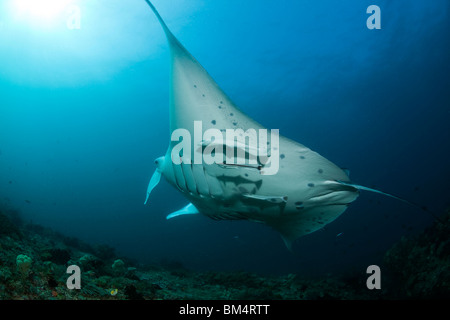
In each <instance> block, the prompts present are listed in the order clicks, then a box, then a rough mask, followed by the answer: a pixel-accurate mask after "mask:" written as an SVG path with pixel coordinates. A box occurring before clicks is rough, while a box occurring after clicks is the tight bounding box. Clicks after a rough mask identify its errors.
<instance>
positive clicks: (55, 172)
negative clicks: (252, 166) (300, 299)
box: [0, 0, 450, 274]
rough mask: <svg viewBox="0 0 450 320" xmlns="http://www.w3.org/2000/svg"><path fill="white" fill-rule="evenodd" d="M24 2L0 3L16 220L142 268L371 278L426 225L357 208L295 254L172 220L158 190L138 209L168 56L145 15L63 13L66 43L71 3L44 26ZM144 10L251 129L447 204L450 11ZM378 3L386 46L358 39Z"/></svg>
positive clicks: (207, 6)
mask: <svg viewBox="0 0 450 320" xmlns="http://www.w3.org/2000/svg"><path fill="white" fill-rule="evenodd" d="M17 1H18V0H10V1H3V2H2V3H1V4H0V201H1V202H3V204H7V205H9V206H11V207H15V208H17V209H19V210H20V211H21V212H22V216H23V218H24V220H26V221H33V222H35V223H39V224H42V225H44V226H48V227H51V228H54V229H55V230H57V231H60V232H61V233H63V234H66V235H70V236H76V237H79V238H81V239H83V240H86V241H89V242H91V243H102V244H108V245H110V246H112V247H114V248H116V250H117V251H118V252H119V253H120V254H123V255H126V256H129V257H132V258H135V259H137V260H139V261H142V262H149V263H158V262H160V261H162V260H169V261H179V262H181V263H182V264H183V265H185V266H186V267H188V268H192V269H194V270H246V271H256V272H263V273H286V272H298V273H304V274H309V273H320V274H325V273H333V272H339V271H349V270H355V272H365V269H366V267H367V266H368V265H369V264H377V263H381V261H382V255H383V253H384V252H385V250H386V249H387V248H389V247H390V246H391V245H392V244H393V243H394V242H396V241H398V240H399V239H400V238H401V237H402V236H404V235H411V234H414V233H417V232H420V231H421V230H423V229H424V228H425V227H426V226H428V225H430V224H431V223H432V221H433V220H432V218H431V217H430V215H428V214H427V213H425V212H423V211H421V210H419V209H417V208H415V207H411V206H408V205H407V204H405V203H403V202H399V201H396V200H394V199H391V198H386V197H383V196H381V195H378V194H370V193H362V194H361V196H360V197H359V198H358V200H357V201H355V202H354V203H352V205H351V206H350V207H349V208H348V209H347V211H346V212H345V213H344V214H343V215H342V216H341V217H340V218H338V219H337V220H336V221H335V222H333V223H331V224H329V225H327V226H326V227H325V228H324V230H321V231H317V232H315V233H313V234H310V235H307V236H304V237H302V238H300V239H299V240H298V241H297V242H296V243H295V245H294V253H291V252H289V251H288V250H287V249H286V248H285V246H284V244H283V241H282V240H281V238H280V237H279V235H278V234H277V233H276V232H275V231H273V230H271V229H270V228H268V227H266V226H263V225H260V224H256V223H252V222H245V221H233V222H230V221H212V220H209V219H208V218H206V217H204V216H199V215H196V216H184V217H179V218H177V219H173V220H170V221H166V219H165V216H166V215H167V214H169V213H171V212H173V211H175V210H177V209H179V208H181V207H183V206H185V205H186V203H187V202H186V200H184V198H183V197H182V195H181V194H180V193H179V192H177V191H176V190H175V189H174V188H172V187H171V186H170V185H169V184H168V183H167V182H166V181H162V182H161V183H160V185H159V186H158V187H157V188H156V189H155V190H154V191H153V193H152V196H151V199H150V204H149V205H147V206H144V205H143V202H144V199H145V194H146V188H147V183H148V181H149V179H150V177H151V174H152V173H153V171H154V164H153V160H154V159H155V158H157V157H159V156H161V155H163V154H164V153H165V151H166V148H167V143H168V141H169V118H168V112H169V109H168V89H169V48H168V45H167V43H166V40H165V38H164V34H163V32H162V29H161V27H160V26H159V25H158V23H157V20H156V18H155V16H154V15H153V13H152V12H151V11H150V9H149V8H148V7H147V5H146V4H145V2H144V1H143V0H142V1H141V0H133V1H119V0H109V1H97V0H85V1H82V0H79V1H71V4H72V5H76V6H77V7H76V8H78V9H79V10H80V11H79V13H80V16H79V17H80V20H79V22H80V28H79V29H69V28H68V27H67V25H66V24H67V20H68V19H69V17H71V14H72V13H73V11H70V10H72V9H73V8H72V7H70V4H67V6H66V8H63V10H61V11H60V12H58V13H57V14H55V16H53V17H52V19H48V21H47V22H45V21H43V20H42V19H39V17H38V16H37V13H36V12H31V11H30V10H28V11H27V9H24V8H22V9H20V8H18V7H17V6H15V4H17V3H15V2H17ZM153 3H154V5H155V7H156V8H157V9H158V10H159V11H160V13H161V16H162V17H163V18H164V19H165V20H166V22H167V24H168V26H169V28H171V30H172V31H173V32H174V34H175V35H176V36H177V37H178V39H179V40H180V41H181V42H182V43H183V44H184V45H185V46H186V48H187V49H188V50H189V51H190V52H191V53H192V54H193V55H194V56H195V57H196V58H197V59H198V60H199V61H200V62H201V63H202V65H203V66H204V67H205V68H206V69H207V70H208V71H209V73H210V74H211V75H212V76H213V77H214V79H215V80H216V81H217V82H218V83H219V85H220V86H221V87H222V88H223V89H224V91H225V92H227V93H228V95H229V96H230V97H231V98H232V99H233V100H234V101H235V103H236V104H237V105H238V106H240V108H241V109H242V110H243V111H245V112H246V113H247V114H248V115H250V116H251V117H253V118H254V119H256V120H257V121H259V122H260V123H262V124H264V125H265V126H266V127H268V128H278V129H280V134H282V135H284V136H287V137H289V138H292V139H294V140H296V141H298V142H300V143H302V144H304V145H306V146H308V147H310V148H311V149H313V150H315V151H317V152H319V153H320V154H321V155H323V156H325V157H326V158H328V159H329V160H331V161H333V162H334V163H336V164H337V165H339V166H341V167H345V168H349V169H350V171H351V178H352V180H353V181H355V182H356V183H358V184H362V185H366V186H368V187H375V188H379V189H381V190H384V191H386V192H391V193H394V194H397V195H399V196H402V197H404V198H406V199H410V200H413V201H415V202H418V203H420V204H423V205H426V206H427V207H428V208H429V209H430V210H433V211H435V212H437V213H441V212H443V211H444V210H445V209H446V208H447V207H448V206H449V205H450V201H449V199H450V198H449V196H448V195H449V194H450V187H449V185H450V184H449V178H450V166H449V165H448V163H449V162H448V161H449V160H448V159H449V156H450V143H449V137H450V125H449V123H450V96H449V93H450V79H449V75H450V57H449V56H450V55H449V53H450V36H449V35H450V22H449V21H450V19H449V13H450V4H449V2H448V1H447V0H435V1H418V0H416V1H400V0H399V1H382V0H376V1H359V0H353V1H340V2H339V4H338V2H336V1H331V0H321V1H287V0H284V1H268V0H263V1H261V0H258V1H257V0H246V1H238V0H215V1H201V0H164V1H162V0H154V1H153ZM371 4H376V5H378V6H379V7H380V8H381V29H380V30H369V29H368V28H367V27H366V19H367V18H368V17H369V14H367V13H366V9H367V7H368V6H369V5H371ZM339 234H340V235H339ZM337 235H339V236H337Z"/></svg>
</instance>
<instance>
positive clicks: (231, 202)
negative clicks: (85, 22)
mask: <svg viewBox="0 0 450 320" xmlns="http://www.w3.org/2000/svg"><path fill="white" fill-rule="evenodd" d="M145 1H146V2H147V4H148V5H149V6H150V8H151V9H152V11H153V12H154V14H155V15H156V17H157V18H158V20H159V23H160V24H161V26H162V28H163V30H164V33H165V35H166V37H167V40H168V43H169V46H170V52H171V66H172V70H171V72H172V74H171V87H170V131H171V133H172V134H173V133H174V131H175V130H177V129H184V130H187V132H189V133H194V134H195V130H196V129H195V126H194V122H195V121H201V124H202V127H201V132H200V135H202V134H203V133H205V131H206V130H208V129H218V130H220V132H224V131H226V130H227V129H237V128H240V129H242V130H243V131H245V132H247V130H251V129H255V130H260V129H265V128H264V127H263V126H262V125H260V124H259V123H257V122H256V121H254V120H253V119H251V118H250V117H248V116H247V115H246V114H244V113H243V112H242V111H241V110H240V109H239V108H238V107H237V106H236V105H235V104H234V103H233V102H232V101H231V99H230V98H229V97H228V96H227V95H226V94H225V93H224V92H223V91H222V90H221V89H220V87H219V86H218V85H217V84H216V82H215V81H214V80H213V79H212V77H211V76H210V75H209V74H208V73H207V71H206V70H205V69H204V68H203V67H202V66H201V65H200V63H199V62H198V61H197V60H196V59H195V58H194V57H193V56H192V55H191V54H190V53H189V52H188V51H187V50H186V49H185V48H184V46H183V45H182V44H181V43H180V42H179V41H178V40H177V38H176V37H175V36H174V35H173V34H172V32H171V31H170V30H169V29H168V27H167V25H166V24H165V22H164V21H163V20H162V18H161V16H160V15H159V13H158V12H157V11H156V9H155V7H154V6H153V5H152V3H151V2H150V1H148V0H145ZM197 130H198V129H197ZM271 137H272V138H273V136H271ZM275 138H279V141H276V140H277V139H274V141H270V142H269V141H267V147H266V146H264V145H261V144H258V145H250V144H249V145H245V142H244V140H239V137H237V140H238V141H237V143H235V141H234V140H233V141H230V140H228V139H227V138H225V139H223V140H220V139H219V140H214V141H212V140H211V141H209V140H207V139H206V140H205V139H203V140H200V141H198V139H197V143H196V142H195V139H194V143H192V144H191V143H189V144H187V146H188V148H186V149H188V150H183V151H182V152H180V153H179V152H178V151H179V150H176V152H175V153H173V151H174V148H176V147H177V143H175V142H174V141H171V142H170V144H169V148H168V150H167V152H166V155H165V156H163V157H160V158H158V159H156V160H155V163H156V166H157V168H156V171H155V172H154V174H153V176H152V177H151V180H150V183H149V186H148V189H147V198H146V200H145V203H147V201H148V198H149V195H150V193H151V191H152V190H153V188H154V187H155V186H156V185H157V184H158V183H159V181H160V178H161V175H162V176H164V178H165V179H166V180H167V181H168V182H169V183H170V184H171V185H173V186H174V187H175V188H177V189H178V190H179V191H181V192H182V193H183V194H184V196H185V197H186V198H187V199H188V200H189V202H190V203H189V204H188V205H187V206H186V207H184V208H182V209H181V210H179V211H176V212H174V213H172V214H170V215H168V216H167V219H170V218H173V217H176V216H179V215H184V214H196V213H201V214H203V215H205V216H208V217H210V218H212V219H216V220H237V219H246V220H252V221H256V222H260V223H264V224H266V225H268V226H270V227H272V228H273V229H275V230H277V231H278V232H279V233H280V234H281V236H282V238H283V240H284V242H285V244H286V245H287V247H288V248H291V244H292V241H294V240H295V239H297V238H299V237H300V236H303V235H306V234H308V233H311V232H314V231H316V230H318V229H321V228H323V227H324V226H325V225H326V224H328V223H330V222H332V221H333V220H335V219H336V218H337V217H338V216H340V215H341V214H342V213H343V212H344V211H345V210H346V209H347V207H348V205H349V204H350V203H351V202H353V201H354V200H355V199H356V198H357V197H358V195H359V190H368V191H372V192H377V193H381V194H384V195H387V196H391V197H394V198H397V199H399V200H402V201H405V200H403V199H400V198H398V197H396V196H393V195H390V194H387V193H384V192H381V191H378V190H374V189H371V188H367V187H363V186H359V185H356V184H353V183H351V181H350V179H349V176H348V174H347V171H346V170H343V169H341V168H339V167H338V166H336V165H335V164H333V163H332V162H330V161H329V160H327V159H325V158H324V157H322V156H321V155H319V154H318V153H317V152H314V151H312V150H311V149H309V148H307V147H305V146H304V145H302V144H299V143H297V142H295V141H292V140H290V139H288V138H285V137H283V136H279V137H278V136H275ZM271 140H272V139H271ZM274 142H278V148H272V147H273V144H274ZM271 144H272V145H271ZM208 145H209V146H213V147H215V148H216V149H215V150H216V151H217V150H221V148H223V149H226V150H229V149H232V150H234V151H236V152H235V153H238V151H243V152H244V153H245V155H246V156H248V157H249V156H250V155H252V154H253V155H255V154H256V155H257V154H261V153H262V154H264V152H263V151H267V150H266V149H268V148H270V149H271V151H272V154H271V155H270V158H272V159H271V160H277V161H272V162H271V165H273V164H274V163H279V168H278V170H277V172H276V174H272V175H270V174H264V170H267V167H266V165H267V163H266V165H264V164H261V163H257V164H256V165H243V164H236V161H237V160H238V159H237V157H236V156H234V158H232V159H231V160H233V161H231V162H232V163H227V161H226V160H230V159H229V158H224V159H223V160H224V161H222V162H221V163H213V164H205V163H195V162H194V163H192V161H191V162H187V163H184V162H181V163H180V162H179V161H177V160H179V159H175V158H177V156H175V157H174V154H176V155H178V153H179V156H180V157H182V154H181V153H184V152H189V151H190V152H191V154H194V153H196V152H197V153H201V152H202V151H203V150H204V148H205V147H208ZM219 147H220V148H219ZM263 149H264V150H263ZM274 157H277V159H274ZM268 167H269V168H270V166H268Z"/></svg>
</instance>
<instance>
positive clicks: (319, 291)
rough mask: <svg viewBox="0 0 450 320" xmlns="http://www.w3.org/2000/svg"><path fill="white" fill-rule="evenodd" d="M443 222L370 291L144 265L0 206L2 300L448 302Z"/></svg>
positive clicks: (396, 256)
mask: <svg viewBox="0 0 450 320" xmlns="http://www.w3.org/2000/svg"><path fill="white" fill-rule="evenodd" d="M440 220H441V222H436V223H434V224H433V225H432V226H430V227H428V228H427V229H426V230H424V231H423V232H422V233H420V234H418V235H415V236H411V237H410V238H406V237H404V238H402V239H401V240H400V241H399V242H398V243H396V244H395V245H393V246H392V247H391V248H390V249H389V250H388V251H387V252H386V253H385V256H384V262H383V263H384V265H383V266H382V268H383V277H387V278H384V279H387V280H385V281H383V290H368V289H367V287H366V284H365V281H366V279H367V275H364V276H361V275H357V276H355V275H348V274H347V275H345V274H343V275H330V276H327V277H317V278H311V277H303V276H302V275H299V274H288V275H285V276H263V275H258V274H253V273H248V272H196V271H191V270H186V269H185V268H183V267H182V266H180V265H172V266H170V267H169V266H160V265H159V266H156V265H142V264H138V263H135V262H133V261H130V260H128V259H126V258H124V257H118V256H117V255H116V253H115V250H114V249H113V248H110V247H108V246H104V245H90V244H87V243H85V242H82V241H80V240H78V239H76V238H73V237H66V236H64V235H61V234H59V233H57V232H54V231H52V230H50V229H48V228H45V227H42V226H40V225H36V224H32V223H24V222H22V221H21V219H20V218H19V214H18V212H17V211H15V210H13V209H1V210H0V300H143V299H145V300H160V299H164V300H185V299H189V300H213V299H214V300H216V299H217V300H281V299H283V300H332V299H341V300H373V299H448V298H450V270H449V266H450V232H449V231H450V210H448V211H447V212H446V214H444V215H443V216H442V217H440ZM70 265H77V266H79V267H80V269H81V284H82V285H81V287H80V289H72V290H70V289H68V287H67V280H68V277H69V276H70V275H71V274H68V273H67V268H68V266H70ZM385 270H387V272H386V271H385Z"/></svg>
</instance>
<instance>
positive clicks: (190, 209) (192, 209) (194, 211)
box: [166, 203, 199, 220]
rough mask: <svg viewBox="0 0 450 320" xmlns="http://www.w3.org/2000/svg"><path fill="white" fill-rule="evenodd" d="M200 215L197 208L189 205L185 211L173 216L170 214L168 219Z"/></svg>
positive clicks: (175, 213) (177, 212) (173, 213)
mask: <svg viewBox="0 0 450 320" xmlns="http://www.w3.org/2000/svg"><path fill="white" fill-rule="evenodd" d="M197 213H199V212H198V210H197V208H196V207H195V206H194V205H193V204H192V203H189V204H188V205H187V206H186V207H184V208H183V209H180V210H178V211H175V212H172V213H171V214H169V215H168V216H167V217H166V219H167V220H169V219H172V218H175V217H178V216H181V215H185V214H197Z"/></svg>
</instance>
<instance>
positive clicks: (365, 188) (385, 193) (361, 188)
mask: <svg viewBox="0 0 450 320" xmlns="http://www.w3.org/2000/svg"><path fill="white" fill-rule="evenodd" d="M338 182H339V183H340V184H343V185H346V186H351V187H354V188H356V189H358V190H365V191H370V192H375V193H379V194H382V195H385V196H388V197H391V198H394V199H397V200H400V201H403V202H405V203H407V204H409V205H412V206H414V207H417V208H419V209H421V210H422V211H425V212H427V213H428V214H430V215H431V216H432V217H433V218H434V219H435V220H436V221H438V222H440V223H442V224H443V223H444V222H443V221H442V220H441V219H439V217H438V216H437V215H436V214H435V213H433V212H432V211H430V210H429V209H428V208H427V207H426V206H423V205H420V204H417V203H414V202H412V201H409V200H406V199H403V198H401V197H398V196H395V195H393V194H390V193H387V192H383V191H380V190H377V189H372V188H368V187H364V186H361V185H359V184H354V183H348V182H343V181H338Z"/></svg>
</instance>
